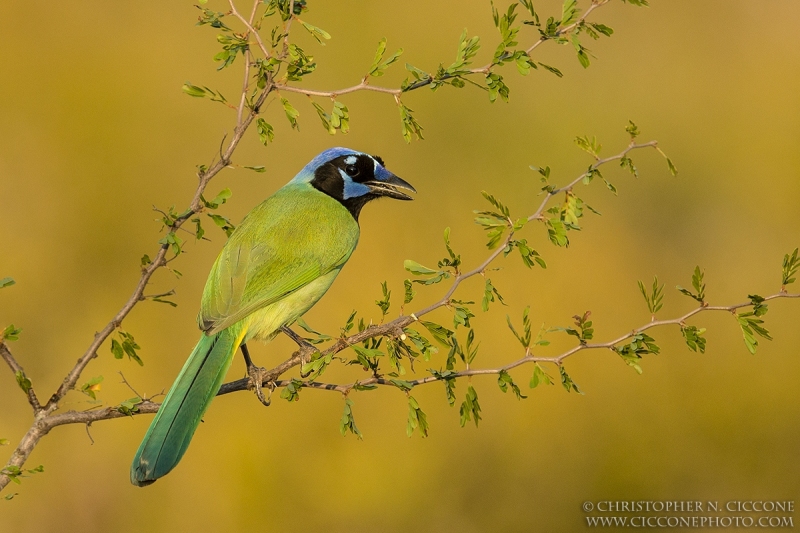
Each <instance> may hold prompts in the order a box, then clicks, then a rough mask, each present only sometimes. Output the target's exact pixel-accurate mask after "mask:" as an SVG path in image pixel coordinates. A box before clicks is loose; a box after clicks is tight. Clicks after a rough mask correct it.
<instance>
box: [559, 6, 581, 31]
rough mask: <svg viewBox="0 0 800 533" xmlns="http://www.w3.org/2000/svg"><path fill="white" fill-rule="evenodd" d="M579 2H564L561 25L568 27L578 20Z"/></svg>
mask: <svg viewBox="0 0 800 533" xmlns="http://www.w3.org/2000/svg"><path fill="white" fill-rule="evenodd" d="M577 4H578V3H577V0H564V3H563V4H562V6H561V25H562V26H568V25H570V24H572V23H573V22H575V21H576V20H578V5H577Z"/></svg>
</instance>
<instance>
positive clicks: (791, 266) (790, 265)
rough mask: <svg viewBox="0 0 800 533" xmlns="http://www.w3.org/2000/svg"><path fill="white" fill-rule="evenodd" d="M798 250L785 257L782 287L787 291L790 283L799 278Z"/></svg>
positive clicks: (799, 262)
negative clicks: (797, 276)
mask: <svg viewBox="0 0 800 533" xmlns="http://www.w3.org/2000/svg"><path fill="white" fill-rule="evenodd" d="M797 251H798V249H797V248H795V249H794V251H793V252H792V253H791V254H786V255H785V256H783V271H782V276H781V287H782V288H783V289H786V286H787V285H789V284H790V283H794V282H795V280H796V279H797V278H795V276H796V275H797V271H798V270H800V257H798V256H797Z"/></svg>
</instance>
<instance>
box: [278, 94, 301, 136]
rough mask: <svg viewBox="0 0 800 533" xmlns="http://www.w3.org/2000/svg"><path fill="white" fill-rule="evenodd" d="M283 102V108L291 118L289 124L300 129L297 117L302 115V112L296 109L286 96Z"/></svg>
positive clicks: (288, 117)
mask: <svg viewBox="0 0 800 533" xmlns="http://www.w3.org/2000/svg"><path fill="white" fill-rule="evenodd" d="M281 104H283V110H284V112H285V113H286V118H287V119H288V120H289V124H291V125H292V128H294V129H299V125H298V124H297V117H299V116H300V112H299V111H298V110H297V109H295V108H294V107H293V106H292V104H291V103H290V102H289V100H287V99H286V98H281Z"/></svg>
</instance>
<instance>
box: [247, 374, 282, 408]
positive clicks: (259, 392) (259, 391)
mask: <svg viewBox="0 0 800 533" xmlns="http://www.w3.org/2000/svg"><path fill="white" fill-rule="evenodd" d="M267 375H268V372H267V369H266V368H264V367H260V366H256V365H252V366H250V367H248V368H247V376H248V377H249V378H250V383H248V384H247V388H248V389H250V390H254V391H255V393H256V398H258V401H260V402H261V403H262V404H263V405H264V406H266V407H269V404H270V402H271V398H272V391H274V390H275V382H274V381H270V382H268V383H267V388H268V389H269V393H268V394H267V396H266V397H265V396H264V390H263V385H262V383H263V382H264V378H265V377H267Z"/></svg>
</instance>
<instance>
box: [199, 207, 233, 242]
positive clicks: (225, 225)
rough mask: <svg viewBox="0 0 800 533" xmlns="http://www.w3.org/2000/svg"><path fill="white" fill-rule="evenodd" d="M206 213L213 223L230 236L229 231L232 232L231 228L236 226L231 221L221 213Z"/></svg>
mask: <svg viewBox="0 0 800 533" xmlns="http://www.w3.org/2000/svg"><path fill="white" fill-rule="evenodd" d="M206 214H207V216H208V217H209V218H210V219H211V220H213V221H214V224H216V225H217V226H218V227H220V228H221V229H222V231H224V232H225V235H227V236H228V237H230V236H231V233H233V230H235V229H236V226H234V225H233V223H232V222H231V221H230V220H228V219H227V218H226V217H224V216H222V215H217V214H216V213H206Z"/></svg>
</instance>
